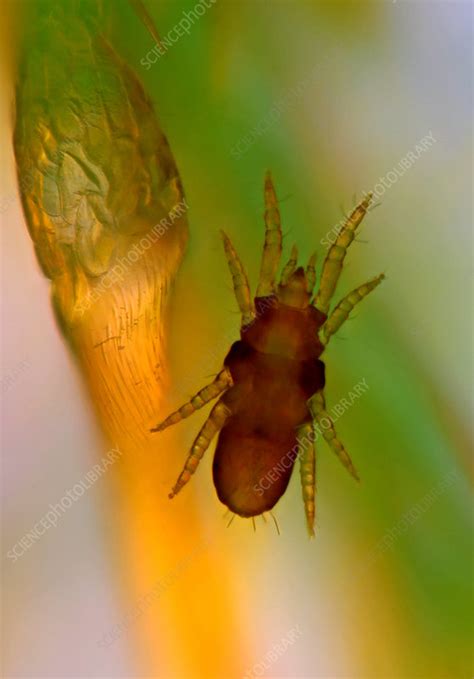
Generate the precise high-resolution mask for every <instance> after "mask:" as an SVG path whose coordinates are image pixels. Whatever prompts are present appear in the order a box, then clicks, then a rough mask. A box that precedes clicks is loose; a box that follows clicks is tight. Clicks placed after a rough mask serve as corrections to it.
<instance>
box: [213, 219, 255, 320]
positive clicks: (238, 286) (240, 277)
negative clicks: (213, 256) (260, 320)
mask: <svg viewBox="0 0 474 679" xmlns="http://www.w3.org/2000/svg"><path fill="white" fill-rule="evenodd" d="M221 233H222V238H223V240H224V250H225V255H226V257H227V262H228V264H229V269H230V273H231V274H232V282H233V284H234V293H235V297H236V299H237V304H238V305H239V309H240V311H241V313H242V327H243V326H245V325H249V323H252V321H253V320H254V319H255V308H254V305H253V301H252V298H251V296H250V286H249V282H248V278H247V274H246V273H245V269H244V267H243V264H242V262H241V261H240V258H239V256H238V254H237V253H236V251H235V248H234V246H233V245H232V243H231V240H230V238H229V237H228V236H226V234H225V233H224V232H223V231H222V232H221Z"/></svg>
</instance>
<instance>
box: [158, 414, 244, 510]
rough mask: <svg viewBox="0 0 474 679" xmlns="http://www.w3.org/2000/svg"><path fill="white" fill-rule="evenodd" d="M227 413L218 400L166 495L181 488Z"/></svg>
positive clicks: (175, 493)
mask: <svg viewBox="0 0 474 679" xmlns="http://www.w3.org/2000/svg"><path fill="white" fill-rule="evenodd" d="M229 415H231V411H230V409H229V408H228V407H227V406H226V405H225V403H223V402H222V401H218V402H217V403H216V405H215V406H214V407H213V409H212V410H211V413H210V415H209V417H208V418H207V420H206V421H205V423H204V425H203V426H202V428H201V431H200V432H199V434H198V435H197V436H196V438H195V439H194V443H193V445H192V447H191V451H190V453H189V455H188V459H187V460H186V463H185V465H184V468H183V471H182V472H181V474H180V475H179V477H178V480H177V481H176V483H175V485H174V486H173V490H172V491H171V493H170V494H169V496H168V497H169V498H170V499H171V498H173V497H174V496H175V495H177V494H178V493H179V491H180V490H181V488H182V487H183V486H185V485H186V484H187V482H188V481H189V479H190V478H191V476H192V475H193V474H194V472H195V471H196V469H197V466H198V464H199V463H200V461H201V458H202V456H203V455H204V453H205V452H206V450H207V449H208V448H209V445H210V443H211V441H212V439H213V438H214V436H215V435H216V434H217V432H218V431H220V430H221V429H222V427H223V426H224V424H225V422H226V420H227V418H228V417H229Z"/></svg>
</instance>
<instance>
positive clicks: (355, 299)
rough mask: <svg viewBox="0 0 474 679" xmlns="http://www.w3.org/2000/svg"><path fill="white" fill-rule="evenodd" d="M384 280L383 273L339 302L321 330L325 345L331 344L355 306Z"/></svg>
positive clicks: (321, 337)
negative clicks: (332, 337)
mask: <svg viewBox="0 0 474 679" xmlns="http://www.w3.org/2000/svg"><path fill="white" fill-rule="evenodd" d="M384 278H385V276H384V275H383V273H382V274H380V276H376V277H375V278H372V280H370V281H367V283H364V284H363V285H360V286H359V287H358V288H356V289H355V290H352V292H350V293H349V294H348V295H346V297H344V299H342V300H341V301H340V302H339V304H338V305H337V306H336V307H335V309H334V311H333V312H332V313H331V315H330V316H329V318H328V319H327V321H326V322H325V324H324V325H323V327H322V328H321V336H320V339H321V341H322V343H323V344H327V343H328V342H329V339H330V337H331V335H334V333H336V332H337V331H338V330H339V328H340V327H341V325H342V324H343V323H344V321H345V320H346V319H347V317H348V316H349V314H350V313H351V311H352V309H353V308H354V307H355V305H356V304H358V303H359V302H361V301H362V300H363V299H364V297H366V296H367V295H368V294H369V292H371V291H372V290H374V289H375V288H376V287H377V286H378V285H380V283H381V282H382V281H383V279H384Z"/></svg>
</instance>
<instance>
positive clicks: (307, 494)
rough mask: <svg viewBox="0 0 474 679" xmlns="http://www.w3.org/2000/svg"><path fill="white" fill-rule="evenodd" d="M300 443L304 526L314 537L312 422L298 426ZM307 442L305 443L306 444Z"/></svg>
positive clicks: (314, 482)
mask: <svg viewBox="0 0 474 679" xmlns="http://www.w3.org/2000/svg"><path fill="white" fill-rule="evenodd" d="M297 438H298V442H299V444H300V449H299V458H300V478H301V490H302V492H303V502H304V511H305V514H306V526H307V528H308V534H309V536H310V537H314V516H315V495H316V455H315V450H314V443H313V440H314V430H313V425H312V423H308V424H303V425H302V426H301V427H299V428H298V433H297ZM306 444H307V445H306Z"/></svg>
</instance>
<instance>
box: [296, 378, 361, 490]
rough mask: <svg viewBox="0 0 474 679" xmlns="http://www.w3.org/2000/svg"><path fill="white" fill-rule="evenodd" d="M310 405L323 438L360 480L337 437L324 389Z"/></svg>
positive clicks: (311, 399)
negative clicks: (327, 408) (328, 410)
mask: <svg viewBox="0 0 474 679" xmlns="http://www.w3.org/2000/svg"><path fill="white" fill-rule="evenodd" d="M308 406H309V409H310V411H311V414H312V415H313V417H314V420H315V422H316V424H317V426H318V429H319V431H321V433H322V435H323V438H324V439H325V440H326V441H327V443H328V444H329V446H330V447H331V448H332V449H333V451H334V452H335V453H336V455H337V456H338V458H339V459H340V461H341V462H342V464H343V465H344V467H346V469H347V470H348V471H349V472H350V473H351V474H352V476H353V477H354V478H355V479H356V480H357V481H359V480H360V479H359V476H358V474H357V472H356V470H355V467H354V465H353V464H352V460H351V458H350V457H349V453H348V452H347V451H346V449H345V448H344V446H343V445H342V443H341V442H340V441H339V439H338V438H337V434H336V430H335V429H334V424H333V422H332V420H331V418H330V417H329V414H328V413H327V412H326V402H325V399H324V393H323V391H318V392H316V394H314V396H312V397H311V398H310V399H309V401H308Z"/></svg>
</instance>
